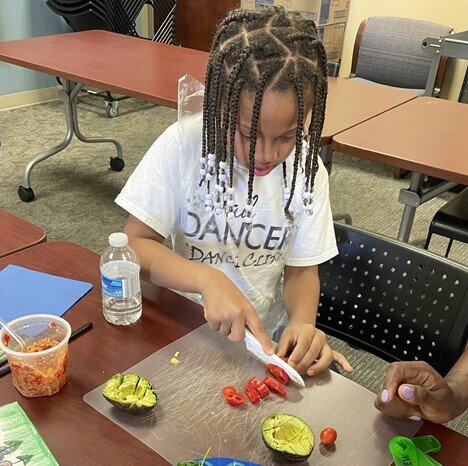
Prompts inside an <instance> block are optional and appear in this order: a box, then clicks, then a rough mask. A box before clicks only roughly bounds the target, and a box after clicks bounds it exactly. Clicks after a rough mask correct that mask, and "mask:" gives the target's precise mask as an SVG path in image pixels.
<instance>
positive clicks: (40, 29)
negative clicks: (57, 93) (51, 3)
mask: <svg viewBox="0 0 468 466" xmlns="http://www.w3.org/2000/svg"><path fill="white" fill-rule="evenodd" d="M68 31H69V28H68V26H67V24H66V23H65V21H64V20H63V18H61V17H59V16H57V15H56V14H55V13H54V12H53V11H51V10H50V9H49V8H48V6H47V5H46V3H45V0H0V41H5V40H15V39H24V38H27V37H37V36H45V35H49V34H58V33H62V32H68ZM55 84H56V82H55V78H54V77H52V76H47V75H45V74H42V73H37V72H34V71H30V70H27V69H25V68H21V67H19V66H14V65H10V64H8V63H4V62H0V96H1V95H5V94H13V93H16V92H24V91H29V90H32V89H41V88H45V87H51V86H54V85H55Z"/></svg>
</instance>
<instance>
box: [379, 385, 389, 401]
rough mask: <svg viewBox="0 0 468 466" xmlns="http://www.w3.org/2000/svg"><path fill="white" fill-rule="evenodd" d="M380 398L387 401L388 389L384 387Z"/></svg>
mask: <svg viewBox="0 0 468 466" xmlns="http://www.w3.org/2000/svg"><path fill="white" fill-rule="evenodd" d="M380 399H381V400H382V401H383V402H384V403H386V402H387V401H388V390H387V389H386V388H385V389H384V390H383V391H382V394H381V395H380Z"/></svg>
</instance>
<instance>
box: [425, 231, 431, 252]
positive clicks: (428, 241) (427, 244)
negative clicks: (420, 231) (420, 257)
mask: <svg viewBox="0 0 468 466" xmlns="http://www.w3.org/2000/svg"><path fill="white" fill-rule="evenodd" d="M431 238H432V232H431V230H429V233H428V234H427V239H426V244H425V245H424V249H429V243H430V242H431Z"/></svg>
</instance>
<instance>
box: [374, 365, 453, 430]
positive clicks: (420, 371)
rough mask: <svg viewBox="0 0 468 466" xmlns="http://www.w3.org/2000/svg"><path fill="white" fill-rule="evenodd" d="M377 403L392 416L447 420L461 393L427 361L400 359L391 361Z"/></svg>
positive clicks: (451, 415)
mask: <svg viewBox="0 0 468 466" xmlns="http://www.w3.org/2000/svg"><path fill="white" fill-rule="evenodd" d="M374 404H375V407H376V408H377V409H379V410H380V411H382V412H383V413H385V414H388V415H390V416H394V417H400V418H403V417H408V418H410V419H414V420H418V419H419V418H424V419H427V420H429V421H432V422H437V423H444V422H447V421H449V420H450V419H452V418H453V417H455V415H454V412H455V411H456V409H455V408H456V407H457V396H456V394H455V392H454V391H453V390H452V388H451V386H450V385H449V383H447V381H446V380H444V379H443V378H442V376H441V375H440V374H439V373H438V372H437V371H436V370H435V369H434V368H433V367H431V366H430V365H429V364H427V363H426V362H423V361H411V362H397V363H393V364H390V366H389V368H388V371H387V374H386V376H385V380H384V383H383V385H382V389H381V391H380V392H379V393H378V395H377V398H376V399H375V402H374Z"/></svg>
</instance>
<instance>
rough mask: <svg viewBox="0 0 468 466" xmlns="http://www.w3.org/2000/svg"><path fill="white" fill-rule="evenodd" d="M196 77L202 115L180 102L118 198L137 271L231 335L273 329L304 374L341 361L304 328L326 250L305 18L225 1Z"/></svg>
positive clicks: (314, 60) (318, 49)
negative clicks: (197, 306)
mask: <svg viewBox="0 0 468 466" xmlns="http://www.w3.org/2000/svg"><path fill="white" fill-rule="evenodd" d="M205 86H206V88H205V94H204V100H203V112H202V114H201V112H200V113H199V114H194V113H193V109H192V112H191V114H190V115H189V116H186V117H184V116H183V117H181V116H180V114H181V108H183V105H182V103H180V102H179V122H178V123H177V124H174V125H172V126H171V127H170V128H168V129H167V130H166V131H165V133H164V134H162V135H161V136H160V137H159V138H158V140H157V141H156V142H155V143H154V144H153V146H152V147H151V148H150V150H149V151H148V153H147V154H146V155H145V157H144V158H143V160H142V161H141V163H140V164H139V166H138V167H137V169H136V170H135V172H134V173H133V174H132V175H131V177H130V178H129V180H128V182H127V184H126V186H125V187H124V189H123V190H122V192H121V194H120V195H119V196H118V197H117V199H116V202H117V203H118V204H119V205H120V206H121V207H123V208H124V209H126V210H127V211H128V212H129V213H130V216H129V218H128V221H127V224H126V226H125V232H126V233H127V235H128V236H129V239H130V243H131V245H132V247H133V248H134V249H135V250H136V251H137V253H138V254H139V256H140V259H141V265H142V277H143V278H144V279H146V280H150V281H151V282H153V283H155V284H157V285H160V286H164V287H168V288H172V289H175V290H178V291H179V292H184V293H194V294H192V295H189V296H191V297H192V298H195V297H196V296H197V295H201V296H202V298H203V305H204V313H205V318H206V320H207V321H208V324H209V325H210V327H211V328H212V329H213V330H215V331H219V332H220V333H221V334H222V335H225V336H227V337H228V338H229V339H230V340H233V341H238V340H241V339H243V338H244V332H245V327H246V326H247V327H249V328H250V329H251V330H252V332H253V333H254V334H255V335H256V336H257V338H258V339H259V340H260V342H261V344H262V346H263V348H264V349H265V351H267V352H269V353H271V352H272V351H273V349H272V344H271V340H270V336H272V337H275V336H276V337H277V336H278V335H279V333H280V331H281V330H283V329H284V332H283V333H282V336H281V338H280V341H279V345H278V347H277V349H276V352H277V354H279V355H280V356H285V355H286V354H290V357H289V362H290V364H291V365H293V366H295V367H296V369H297V370H298V371H300V372H302V373H307V374H309V375H313V374H316V373H318V372H320V371H322V370H323V369H325V368H326V367H328V366H329V364H330V363H331V362H333V360H336V361H337V362H338V363H339V364H341V365H342V366H343V367H344V368H345V369H346V370H351V367H350V366H349V364H348V363H347V361H346V359H345V358H344V357H343V356H342V355H340V354H339V353H336V352H332V350H331V349H330V347H329V346H328V344H327V342H326V338H325V335H324V333H323V332H322V331H320V330H317V329H316V328H315V320H316V314H317V307H318V300H319V291H320V283H319V278H318V272H317V265H318V264H320V263H322V262H325V261H327V260H328V259H330V258H331V257H333V256H335V255H336V254H337V247H336V243H335V235H334V231H333V221H332V214H331V209H330V203H329V198H328V176H327V172H326V170H325V169H324V167H323V165H322V163H321V161H320V159H319V157H318V152H319V143H320V134H321V131H322V126H323V120H324V114H325V102H326V95H327V76H326V53H325V50H324V47H323V45H322V43H321V42H320V41H319V40H318V39H317V30H316V27H315V24H314V23H313V22H312V21H309V20H306V19H304V18H303V17H302V16H301V15H300V14H299V13H292V12H291V13H287V12H285V11H284V9H283V8H280V7H263V8H260V9H258V10H255V11H249V10H240V9H239V10H235V11H232V12H231V13H229V15H228V16H227V17H226V19H225V20H224V21H223V22H222V23H221V24H220V25H219V27H218V30H217V32H216V35H215V37H214V40H213V45H212V49H211V55H210V59H209V62H208V67H207V72H206V81H205ZM169 236H170V237H171V239H172V244H173V250H170V249H168V248H167V247H165V246H164V245H163V241H164V239H165V238H168V237H169ZM285 311H286V312H285ZM314 361H316V363H315V364H312V363H313V362H314Z"/></svg>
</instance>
